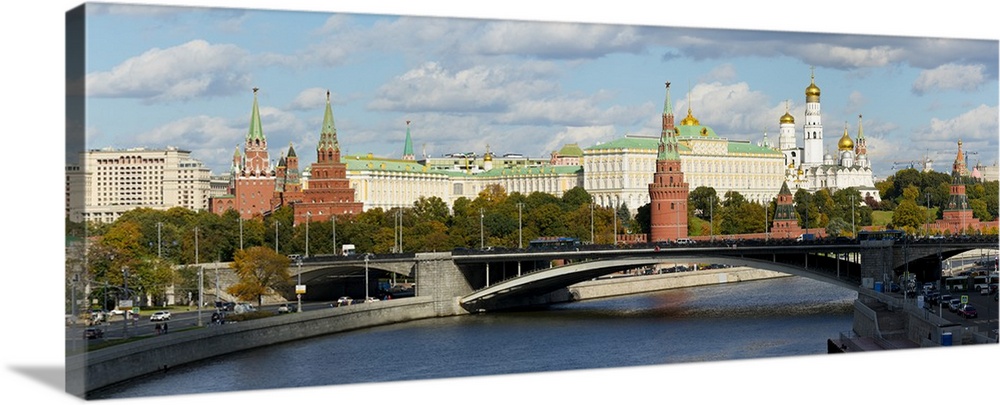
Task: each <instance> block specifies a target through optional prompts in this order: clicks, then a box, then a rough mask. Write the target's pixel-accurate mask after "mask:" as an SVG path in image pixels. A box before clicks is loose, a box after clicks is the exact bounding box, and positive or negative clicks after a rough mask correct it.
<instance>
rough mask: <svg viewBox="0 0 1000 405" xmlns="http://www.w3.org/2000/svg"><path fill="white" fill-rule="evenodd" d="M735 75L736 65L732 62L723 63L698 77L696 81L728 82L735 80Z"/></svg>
mask: <svg viewBox="0 0 1000 405" xmlns="http://www.w3.org/2000/svg"><path fill="white" fill-rule="evenodd" d="M737 77H738V75H737V74H736V67H735V66H733V64H732V63H723V64H721V65H719V66H716V67H715V68H714V69H712V70H711V71H709V72H708V73H706V74H705V75H702V76H701V77H699V78H698V81H699V82H723V83H729V82H732V81H734V80H736V78H737Z"/></svg>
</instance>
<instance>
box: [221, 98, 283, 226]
mask: <svg viewBox="0 0 1000 405" xmlns="http://www.w3.org/2000/svg"><path fill="white" fill-rule="evenodd" d="M257 90H259V89H258V88H256V87H254V88H253V108H252V109H251V111H250V127H249V128H248V129H247V133H246V137H245V138H244V143H243V153H242V154H241V153H240V148H239V146H237V147H236V150H235V151H234V152H233V164H232V167H231V168H230V171H231V173H230V179H229V194H228V195H225V196H220V197H213V198H212V199H211V202H210V203H209V205H210V207H211V211H212V212H214V213H216V214H220V215H221V214H223V213H225V211H226V210H229V209H234V210H236V211H237V212H238V213H239V214H240V217H242V218H244V219H249V218H253V217H254V216H257V215H263V214H264V213H266V212H270V211H271V210H272V209H273V208H275V206H273V205H272V204H271V202H272V201H271V197H272V195H273V194H274V192H275V189H276V187H279V186H278V185H276V184H275V171H274V169H273V168H272V167H271V161H270V158H269V157H268V152H267V137H266V136H265V135H264V129H263V126H261V123H260V122H261V121H260V108H259V107H258V105H257ZM283 163H284V162H281V164H282V165H283Z"/></svg>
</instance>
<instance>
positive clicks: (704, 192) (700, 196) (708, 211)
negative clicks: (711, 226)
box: [688, 186, 719, 219]
mask: <svg viewBox="0 0 1000 405" xmlns="http://www.w3.org/2000/svg"><path fill="white" fill-rule="evenodd" d="M688 207H690V208H693V209H694V213H695V215H697V216H698V218H701V219H709V217H711V216H712V214H713V213H714V212H715V211H717V210H718V209H719V196H718V195H717V194H716V192H715V189H714V188H712V187H706V186H698V187H695V189H694V190H691V193H689V194H688Z"/></svg>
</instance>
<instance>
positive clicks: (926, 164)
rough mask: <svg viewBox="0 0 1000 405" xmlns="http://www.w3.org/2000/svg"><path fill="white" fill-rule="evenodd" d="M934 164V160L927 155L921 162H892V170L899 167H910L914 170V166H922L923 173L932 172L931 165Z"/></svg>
mask: <svg viewBox="0 0 1000 405" xmlns="http://www.w3.org/2000/svg"><path fill="white" fill-rule="evenodd" d="M932 163H934V160H933V159H931V158H930V157H929V156H927V155H926V154H925V155H924V156H923V158H921V159H920V160H909V161H902V162H892V170H896V167H897V165H910V168H911V169H913V168H914V166H916V165H920V166H921V171H924V172H929V171H931V164H932Z"/></svg>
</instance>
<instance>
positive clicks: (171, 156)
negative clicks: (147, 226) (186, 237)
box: [66, 147, 211, 222]
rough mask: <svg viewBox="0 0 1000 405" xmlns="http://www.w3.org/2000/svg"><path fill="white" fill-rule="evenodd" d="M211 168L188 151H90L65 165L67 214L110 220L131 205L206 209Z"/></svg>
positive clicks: (132, 206)
mask: <svg viewBox="0 0 1000 405" xmlns="http://www.w3.org/2000/svg"><path fill="white" fill-rule="evenodd" d="M210 179H211V170H209V168H208V167H206V166H205V165H203V164H202V163H201V162H200V161H197V160H195V159H192V158H191V152H190V151H185V150H180V149H177V148H175V147H167V148H165V149H146V148H129V149H113V148H105V149H95V150H89V151H84V152H80V155H79V164H78V165H71V166H67V167H66V183H67V184H66V190H67V191H66V194H67V197H66V204H67V209H66V213H67V215H68V216H69V217H70V220H72V221H76V222H79V221H99V222H114V221H115V220H116V219H118V217H120V216H121V214H122V213H124V212H126V211H129V210H131V209H134V208H140V207H142V208H153V209H169V208H173V207H184V208H188V209H191V210H195V211H197V210H205V209H208V199H209V197H210V195H211V185H210V183H211V180H210Z"/></svg>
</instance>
